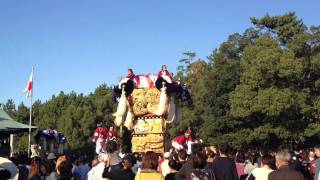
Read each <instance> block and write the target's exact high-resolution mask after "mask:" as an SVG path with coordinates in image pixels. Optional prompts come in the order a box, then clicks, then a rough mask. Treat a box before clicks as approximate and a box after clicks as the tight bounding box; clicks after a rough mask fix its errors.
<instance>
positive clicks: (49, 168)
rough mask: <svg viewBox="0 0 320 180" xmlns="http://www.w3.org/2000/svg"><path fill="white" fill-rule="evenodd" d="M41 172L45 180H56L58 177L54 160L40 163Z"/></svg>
mask: <svg viewBox="0 0 320 180" xmlns="http://www.w3.org/2000/svg"><path fill="white" fill-rule="evenodd" d="M40 174H41V177H43V178H41V179H45V180H56V179H57V177H58V176H57V173H56V172H54V165H53V164H52V162H49V161H43V162H41V163H40Z"/></svg>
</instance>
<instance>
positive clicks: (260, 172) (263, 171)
mask: <svg viewBox="0 0 320 180" xmlns="http://www.w3.org/2000/svg"><path fill="white" fill-rule="evenodd" d="M261 166H262V167H261V168H255V169H254V170H253V171H252V173H251V175H249V177H248V180H254V179H255V180H268V175H269V173H271V172H272V171H274V170H273V168H274V167H275V159H274V157H272V156H271V155H269V154H266V155H264V156H262V161H261Z"/></svg>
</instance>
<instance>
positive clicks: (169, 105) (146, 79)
mask: <svg viewBox="0 0 320 180" xmlns="http://www.w3.org/2000/svg"><path fill="white" fill-rule="evenodd" d="M114 93H115V94H116V96H117V97H118V107H117V112H116V113H114V114H113V115H114V116H115V125H116V126H120V125H121V124H124V125H125V126H126V127H127V128H128V129H132V128H133V120H135V119H141V118H144V119H150V118H155V117H159V118H164V119H165V120H166V122H168V123H170V122H173V121H174V120H179V118H180V114H179V112H177V111H178V110H179V106H180V104H179V101H178V100H179V98H181V97H182V95H183V94H189V93H188V92H187V89H184V88H183V86H181V85H180V83H179V82H176V81H174V79H173V77H172V75H171V73H170V72H169V71H168V70H167V68H166V66H162V69H161V71H160V72H159V73H158V74H157V75H135V74H134V73H133V71H132V69H129V70H128V75H127V76H126V77H125V78H123V79H122V80H121V81H120V83H119V85H118V86H116V87H115V89H114Z"/></svg>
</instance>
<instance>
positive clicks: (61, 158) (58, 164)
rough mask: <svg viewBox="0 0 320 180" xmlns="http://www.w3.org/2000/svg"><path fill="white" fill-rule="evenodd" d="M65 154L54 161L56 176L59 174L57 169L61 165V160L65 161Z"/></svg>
mask: <svg viewBox="0 0 320 180" xmlns="http://www.w3.org/2000/svg"><path fill="white" fill-rule="evenodd" d="M66 160H67V159H66V156H60V157H59V158H58V159H57V163H56V172H57V174H58V176H59V175H60V170H59V167H60V165H61V163H62V162H64V161H66Z"/></svg>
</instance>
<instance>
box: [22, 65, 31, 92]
mask: <svg viewBox="0 0 320 180" xmlns="http://www.w3.org/2000/svg"><path fill="white" fill-rule="evenodd" d="M32 90H33V68H32V72H31V74H30V78H29V81H28V84H27V87H26V88H25V89H24V93H25V94H26V96H27V97H30V96H32Z"/></svg>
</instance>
